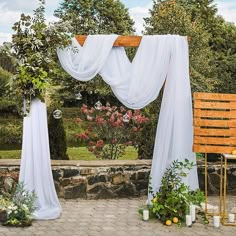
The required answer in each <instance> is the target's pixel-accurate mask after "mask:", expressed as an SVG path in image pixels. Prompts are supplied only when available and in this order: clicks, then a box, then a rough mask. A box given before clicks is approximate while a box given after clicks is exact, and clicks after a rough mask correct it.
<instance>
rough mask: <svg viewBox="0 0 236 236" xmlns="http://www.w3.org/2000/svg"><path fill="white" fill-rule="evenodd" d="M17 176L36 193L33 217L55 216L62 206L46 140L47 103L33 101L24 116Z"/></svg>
mask: <svg viewBox="0 0 236 236" xmlns="http://www.w3.org/2000/svg"><path fill="white" fill-rule="evenodd" d="M19 180H20V181H22V182H24V184H25V187H26V189H27V190H29V191H33V190H34V191H35V193H36V194H37V202H36V206H37V210H36V211H35V213H34V219H44V220H46V219H56V218H58V217H59V216H60V213H61V206H60V203H59V200H58V197H57V194H56V191H55V187H54V182H53V177H52V170H51V161H50V151H49V140H48V125H47V112H46V105H45V103H42V102H41V101H40V100H39V99H35V100H33V101H32V104H31V109H30V114H29V116H28V117H24V123H23V144H22V155H21V166H20V177H19Z"/></svg>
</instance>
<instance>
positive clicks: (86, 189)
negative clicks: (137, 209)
mask: <svg viewBox="0 0 236 236" xmlns="http://www.w3.org/2000/svg"><path fill="white" fill-rule="evenodd" d="M150 168H151V161H150V160H135V161H119V160H116V161H52V173H53V178H54V183H55V187H56V191H57V193H58V196H59V197H61V198H65V199H75V198H83V199H100V198H103V199H104V198H122V197H137V196H141V195H147V188H148V176H149V174H150ZM227 174H228V185H227V188H228V193H230V194H236V181H235V180H236V165H235V164H231V165H229V168H228V171H227ZM18 176H19V160H0V192H1V191H3V190H4V191H9V190H10V189H11V188H12V186H14V185H15V183H16V182H17V180H18ZM198 176H199V184H200V188H201V189H202V190H204V165H203V163H201V162H199V163H198ZM219 180H220V165H219V164H215V163H214V165H213V164H212V163H209V166H208V192H209V195H213V194H218V193H219Z"/></svg>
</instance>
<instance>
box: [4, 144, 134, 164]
mask: <svg viewBox="0 0 236 236" xmlns="http://www.w3.org/2000/svg"><path fill="white" fill-rule="evenodd" d="M67 152H68V155H69V157H70V160H88V161H90V160H97V159H96V157H95V156H94V155H93V154H92V153H91V152H89V151H88V150H87V148H86V147H72V148H71V147H70V148H68V149H67ZM20 156H21V150H10V151H6V150H4V151H1V150H0V159H20ZM137 158H138V153H137V150H136V149H135V148H133V147H127V148H126V154H125V155H124V156H122V157H121V158H119V160H135V159H137Z"/></svg>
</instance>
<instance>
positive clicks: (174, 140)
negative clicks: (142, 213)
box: [58, 35, 198, 197]
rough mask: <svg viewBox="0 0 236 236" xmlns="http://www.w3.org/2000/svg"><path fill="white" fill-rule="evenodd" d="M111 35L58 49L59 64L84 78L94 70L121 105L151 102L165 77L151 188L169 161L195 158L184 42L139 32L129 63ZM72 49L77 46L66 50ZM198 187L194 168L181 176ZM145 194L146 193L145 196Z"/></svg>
mask: <svg viewBox="0 0 236 236" xmlns="http://www.w3.org/2000/svg"><path fill="white" fill-rule="evenodd" d="M117 37H118V36H117V35H93V36H88V37H87V39H86V41H85V43H84V45H83V47H81V46H80V45H79V43H78V42H77V40H76V39H73V41H72V47H69V48H66V49H59V50H58V57H59V60H60V62H61V65H62V67H63V68H64V69H65V71H67V72H68V73H69V74H70V75H71V76H72V77H74V78H75V79H78V80H81V81H88V80H90V79H92V78H93V77H94V76H95V75H96V74H97V73H99V74H100V75H101V76H102V78H103V79H104V81H105V82H106V83H108V84H109V85H110V86H111V88H112V91H113V92H114V94H115V95H116V96H117V98H118V99H119V100H120V101H121V102H122V103H123V104H124V105H125V106H127V107H129V108H132V109H140V108H143V107H144V106H146V105H147V104H149V103H150V102H152V101H153V100H155V99H156V98H157V96H158V94H159V92H160V90H161V88H162V86H163V83H164V81H165V80H166V84H165V90H164V95H163V100H162V106H161V112H160V116H159V121H158V127H157V134H156V140H155V149H154V155H153V160H152V169H151V177H152V187H153V190H154V191H157V190H158V189H159V187H160V182H161V178H162V176H163V173H164V171H165V169H166V168H167V167H168V165H169V164H170V163H171V162H172V161H173V160H176V159H178V160H180V161H183V160H184V159H189V160H190V161H193V162H196V158H195V154H194V153H193V152H192V142H193V130H192V97H191V89H190V80H189V61H188V60H189V59H188V42H187V38H186V37H182V36H178V35H159V36H158V35H153V36H143V37H142V41H141V44H140V46H139V48H138V50H137V53H136V55H135V58H134V59H133V61H132V63H131V62H130V61H129V59H128V57H127V55H126V52H125V50H124V48H123V47H112V45H113V43H114V41H115V40H116V39H117ZM73 47H76V48H78V50H77V51H76V50H71V49H72V48H73ZM184 181H185V182H186V183H187V184H189V185H190V188H191V189H193V190H194V189H196V188H198V176H197V168H196V167H194V169H192V170H191V171H190V174H189V176H188V178H186V179H185V180H184ZM150 197H151V196H150Z"/></svg>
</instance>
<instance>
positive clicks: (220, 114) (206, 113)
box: [194, 108, 236, 118]
mask: <svg viewBox="0 0 236 236" xmlns="http://www.w3.org/2000/svg"><path fill="white" fill-rule="evenodd" d="M194 117H215V118H236V110H230V111H215V110H201V109H200V108H196V109H194Z"/></svg>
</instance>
